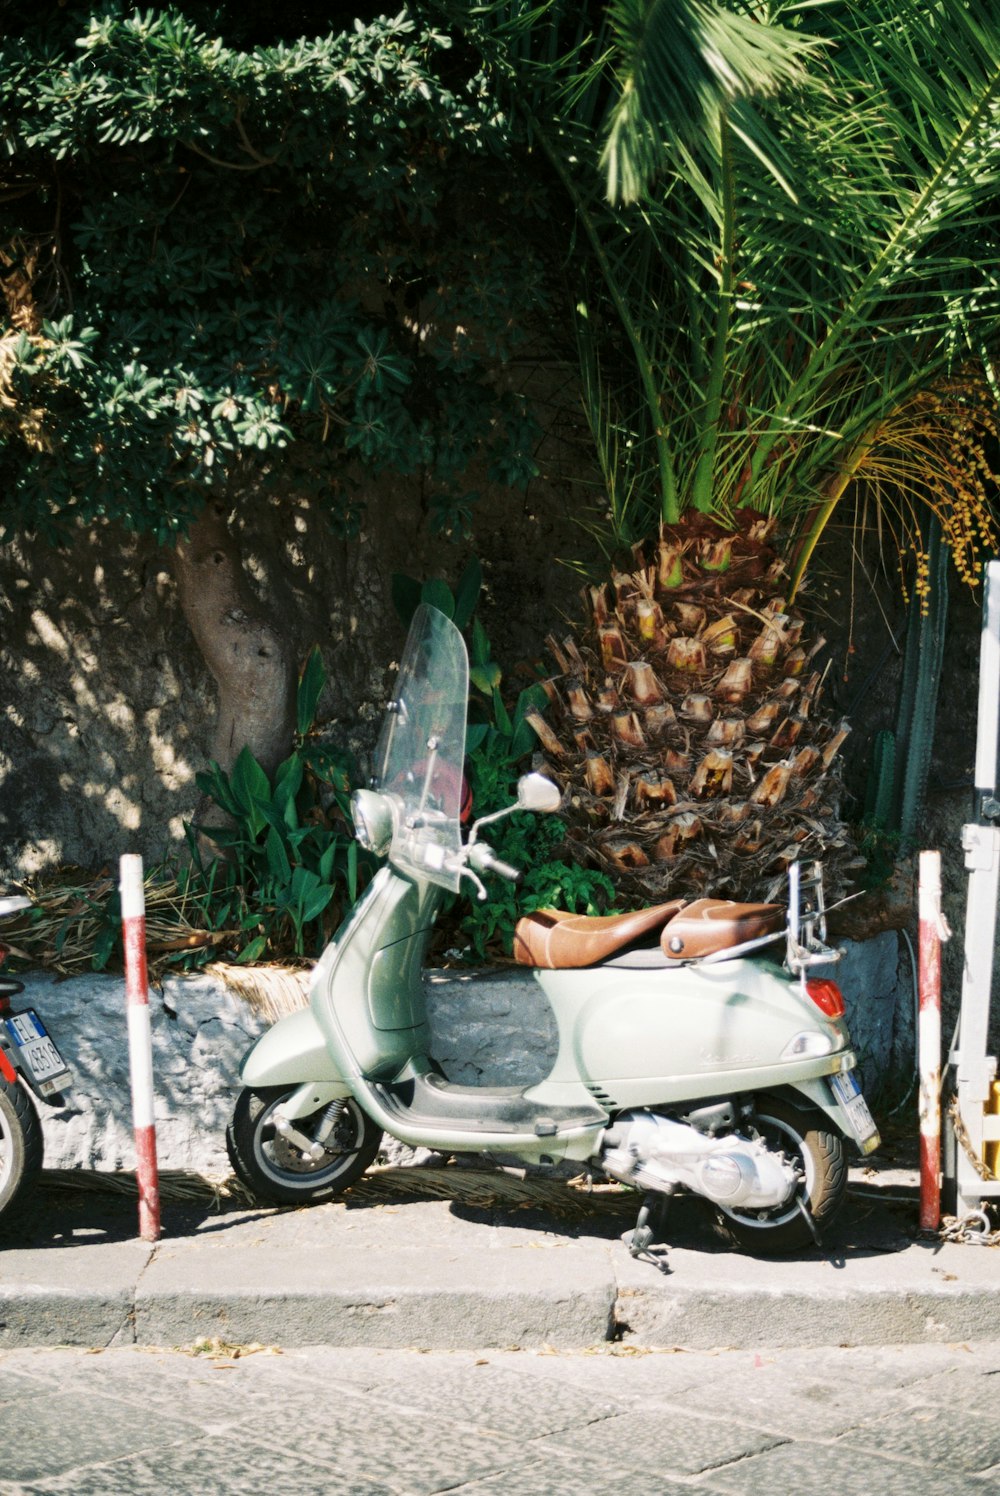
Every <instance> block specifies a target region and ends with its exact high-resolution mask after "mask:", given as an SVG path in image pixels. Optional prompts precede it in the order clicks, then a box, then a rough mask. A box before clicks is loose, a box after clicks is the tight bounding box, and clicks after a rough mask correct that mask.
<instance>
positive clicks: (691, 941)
mask: <svg viewBox="0 0 1000 1496" xmlns="http://www.w3.org/2000/svg"><path fill="white" fill-rule="evenodd" d="M784 923H785V908H784V905H783V904H737V903H735V902H734V901H733V900H732V899H695V900H693V902H692V903H690V904H686V905H685V906H684V909H683V911H682V912H681V913H679V914H677V915H675V916H674V918H673V919H672V920H671V921H670V923H669V924H668V925H667V926H666V928H665V929H663V930H662V931H661V934H660V946H661V948H662V950H663V953H664V955H665V956H670V957H671V958H672V959H673V960H674V961H699V960H701V959H703V958H704V957H705V956H714V955H716V954H717V953H718V952H719V951H728V950H732V949H733V948H734V947H735V946H738V945H745V944H746V943H747V942H748V941H750V940H758V939H759V938H760V937H761V936H762V935H772V934H776V933H777V932H778V931H779V930H781V929H782V928H783V927H784Z"/></svg>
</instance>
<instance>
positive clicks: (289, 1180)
mask: <svg viewBox="0 0 1000 1496" xmlns="http://www.w3.org/2000/svg"><path fill="white" fill-rule="evenodd" d="M287 1099H288V1097H287V1095H284V1096H278V1097H276V1098H275V1099H274V1101H272V1102H271V1103H270V1104H269V1105H268V1106H266V1107H265V1108H264V1110H263V1111H262V1112H261V1114H260V1116H259V1117H258V1119H257V1125H256V1127H255V1128H254V1140H253V1151H254V1157H255V1159H256V1161H257V1163H258V1165H259V1166H260V1168H261V1169H262V1171H263V1172H264V1173H265V1174H266V1175H267V1176H268V1177H269V1178H270V1179H273V1180H275V1181H276V1182H277V1183H278V1184H282V1185H285V1186H287V1185H289V1184H291V1185H292V1186H294V1185H296V1184H299V1183H301V1184H302V1185H303V1186H304V1187H306V1188H308V1189H310V1190H313V1189H315V1188H316V1186H317V1184H321V1183H323V1182H324V1181H326V1180H330V1179H336V1178H337V1176H338V1174H341V1173H342V1172H343V1171H344V1170H345V1169H347V1168H349V1167H350V1165H351V1164H352V1163H353V1161H354V1159H355V1158H356V1157H357V1156H358V1153H359V1152H360V1151H361V1148H362V1145H363V1144H364V1140H365V1116H364V1113H363V1112H362V1111H361V1109H360V1107H358V1105H357V1104H356V1103H355V1102H354V1101H348V1102H347V1104H346V1105H345V1107H344V1109H343V1111H342V1112H341V1113H340V1116H339V1117H338V1118H337V1122H336V1124H335V1126H334V1129H333V1131H332V1133H331V1134H330V1136H329V1137H328V1138H327V1139H326V1140H325V1142H324V1144H323V1147H324V1150H325V1151H324V1153H323V1155H322V1157H321V1158H318V1159H314V1158H308V1157H306V1155H305V1154H304V1153H303V1152H302V1150H301V1149H300V1148H299V1147H298V1146H297V1145H296V1144H295V1143H294V1142H292V1141H291V1140H290V1139H289V1138H285V1137H282V1135H281V1133H279V1132H278V1131H277V1129H276V1128H275V1125H274V1113H275V1111H276V1110H277V1109H278V1107H279V1106H281V1104H282V1102H283V1101H287ZM325 1112H326V1107H320V1109H319V1110H318V1111H315V1112H313V1113H312V1114H311V1115H310V1116H308V1117H303V1118H300V1119H299V1120H298V1121H296V1123H295V1128H296V1131H297V1132H301V1133H302V1134H303V1135H304V1136H306V1137H309V1136H311V1134H312V1131H313V1129H314V1128H316V1127H317V1126H318V1125H319V1122H320V1120H321V1119H322V1117H323V1116H324V1114H325Z"/></svg>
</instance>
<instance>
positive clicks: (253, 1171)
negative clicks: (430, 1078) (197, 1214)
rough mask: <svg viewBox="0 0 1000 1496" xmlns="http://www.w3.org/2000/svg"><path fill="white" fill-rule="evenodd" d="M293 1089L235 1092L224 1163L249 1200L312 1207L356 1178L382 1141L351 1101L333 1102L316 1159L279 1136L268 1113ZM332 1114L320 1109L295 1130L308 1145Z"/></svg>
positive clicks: (329, 1197)
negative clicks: (233, 1171)
mask: <svg viewBox="0 0 1000 1496" xmlns="http://www.w3.org/2000/svg"><path fill="white" fill-rule="evenodd" d="M296 1090H298V1087H297V1086H270V1087H267V1088H262V1089H261V1090H259V1091H253V1090H245V1091H241V1092H240V1095H239V1097H238V1098H237V1101H236V1107H235V1110H234V1112H233V1120H232V1122H230V1124H229V1127H228V1129H227V1131H226V1146H227V1148H228V1150H229V1161H230V1163H231V1164H232V1166H233V1169H234V1170H235V1172H236V1176H237V1178H238V1179H240V1180H241V1181H242V1182H243V1184H245V1185H246V1187H247V1189H248V1190H249V1191H250V1193H251V1194H252V1195H254V1196H255V1197H256V1198H257V1199H259V1200H267V1201H271V1202H273V1203H274V1204H276V1205H316V1204H318V1203H319V1202H320V1201H321V1200H329V1199H331V1198H332V1197H333V1196H334V1195H339V1194H340V1193H341V1191H342V1190H346V1189H347V1187H348V1186H349V1185H352V1184H354V1183H355V1181H356V1180H358V1179H360V1178H361V1176H362V1174H363V1173H364V1172H365V1170H366V1169H367V1168H368V1165H369V1164H370V1163H372V1162H373V1160H374V1158H375V1156H376V1154H377V1153H378V1149H379V1144H380V1143H381V1141H382V1131H381V1128H378V1127H376V1126H375V1124H374V1122H373V1121H372V1120H371V1118H370V1117H369V1116H367V1114H366V1113H365V1112H363V1111H362V1110H361V1108H360V1106H358V1103H357V1102H356V1101H354V1100H353V1099H350V1098H349V1099H347V1100H345V1101H344V1102H342V1103H337V1102H335V1103H333V1107H334V1108H335V1110H336V1115H335V1120H334V1122H333V1127H332V1128H331V1129H329V1130H328V1131H327V1133H326V1136H325V1137H324V1138H323V1141H322V1143H321V1148H322V1152H321V1153H320V1156H319V1157H317V1158H314V1157H312V1155H311V1153H307V1152H306V1151H305V1149H304V1148H303V1147H302V1146H301V1144H299V1143H296V1142H295V1141H294V1139H292V1138H287V1137H283V1136H282V1134H281V1133H280V1132H278V1130H277V1128H276V1127H275V1125H274V1121H275V1119H274V1114H275V1111H276V1110H277V1108H278V1107H279V1106H280V1105H281V1103H282V1102H283V1101H286V1100H287V1099H288V1097H289V1096H291V1095H292V1094H293V1092H294V1091H296ZM331 1115H332V1112H331V1107H329V1106H321V1107H318V1108H317V1110H316V1111H315V1112H312V1113H311V1114H310V1115H309V1116H308V1117H300V1118H298V1120H297V1121H296V1122H295V1131H296V1132H297V1133H299V1134H300V1135H301V1136H302V1137H303V1138H309V1139H310V1140H314V1139H315V1138H316V1136H317V1134H319V1133H321V1132H322V1131H323V1129H324V1124H325V1123H326V1122H327V1121H328V1120H329V1117H330V1116H331Z"/></svg>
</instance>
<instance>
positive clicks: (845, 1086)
mask: <svg viewBox="0 0 1000 1496" xmlns="http://www.w3.org/2000/svg"><path fill="white" fill-rule="evenodd" d="M830 1084H831V1086H832V1087H833V1094H834V1096H835V1098H836V1099H837V1101H838V1102H839V1103H840V1109H841V1111H842V1112H843V1113H844V1116H845V1117H846V1118H847V1125H848V1127H849V1128H850V1130H851V1132H852V1134H853V1135H854V1138H855V1139H856V1141H857V1144H858V1147H859V1148H860V1149H861V1152H862V1153H872V1152H874V1150H875V1149H876V1148H877V1147H878V1145H879V1143H880V1142H881V1141H882V1139H881V1138H880V1137H879V1132H878V1128H877V1127H876V1126H875V1118H874V1117H873V1116H872V1114H871V1112H870V1111H869V1110H868V1103H867V1101H866V1100H865V1098H864V1097H863V1096H862V1094H861V1087H860V1086H859V1084H858V1082H857V1080H856V1078H855V1075H854V1072H853V1070H847V1071H845V1073H844V1074H843V1075H831V1076H830Z"/></svg>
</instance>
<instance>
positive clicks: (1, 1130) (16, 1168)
mask: <svg viewBox="0 0 1000 1496" xmlns="http://www.w3.org/2000/svg"><path fill="white" fill-rule="evenodd" d="M41 1167H42V1124H41V1122H39V1120H38V1113H37V1112H36V1111H35V1108H34V1106H33V1105H32V1102H31V1097H30V1096H29V1095H28V1093H27V1091H26V1090H25V1089H24V1087H23V1086H22V1085H21V1084H20V1082H19V1081H6V1080H4V1079H3V1078H2V1077H0V1215H2V1214H3V1212H4V1211H5V1210H7V1209H8V1208H9V1207H10V1206H11V1205H13V1203H14V1201H15V1200H16V1199H17V1196H18V1195H19V1194H20V1193H21V1191H22V1190H23V1189H25V1188H26V1186H28V1185H29V1184H30V1183H31V1181H32V1180H33V1179H34V1177H35V1175H36V1174H37V1173H38V1171H39V1170H40V1169H41Z"/></svg>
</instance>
